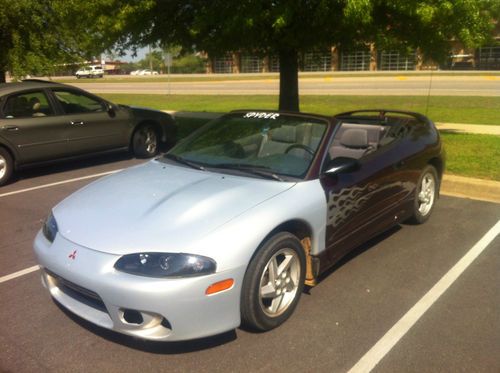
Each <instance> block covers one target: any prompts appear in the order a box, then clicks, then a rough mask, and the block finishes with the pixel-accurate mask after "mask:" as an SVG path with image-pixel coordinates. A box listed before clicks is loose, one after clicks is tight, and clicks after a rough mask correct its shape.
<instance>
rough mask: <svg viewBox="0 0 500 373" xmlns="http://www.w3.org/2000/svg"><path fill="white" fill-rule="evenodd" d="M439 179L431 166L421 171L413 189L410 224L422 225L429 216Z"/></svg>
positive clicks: (432, 208) (434, 200)
mask: <svg viewBox="0 0 500 373" xmlns="http://www.w3.org/2000/svg"><path fill="white" fill-rule="evenodd" d="M438 190H439V179H438V175H437V171H436V169H435V168H434V167H433V166H430V165H429V166H427V167H425V168H424V170H423V171H422V174H421V175H420V178H419V180H418V183H417V188H416V189H415V198H414V202H413V216H412V217H411V218H410V220H409V221H410V222H411V223H414V224H422V223H424V222H425V221H427V219H429V217H430V216H431V213H432V211H433V210H434V205H435V203H436V199H437V196H438Z"/></svg>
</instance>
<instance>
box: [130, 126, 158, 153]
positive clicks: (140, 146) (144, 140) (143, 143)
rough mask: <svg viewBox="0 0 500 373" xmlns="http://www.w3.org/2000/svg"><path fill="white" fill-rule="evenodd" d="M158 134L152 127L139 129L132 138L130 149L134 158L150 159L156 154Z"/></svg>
mask: <svg viewBox="0 0 500 373" xmlns="http://www.w3.org/2000/svg"><path fill="white" fill-rule="evenodd" d="M158 140H159V137H158V133H157V132H156V129H155V128H154V126H152V125H145V126H141V127H139V129H137V130H136V131H135V133H134V136H133V138H132V149H133V152H134V154H135V156H136V157H139V158H150V157H154V156H155V155H156V154H158V148H159V146H158V145H159V144H158Z"/></svg>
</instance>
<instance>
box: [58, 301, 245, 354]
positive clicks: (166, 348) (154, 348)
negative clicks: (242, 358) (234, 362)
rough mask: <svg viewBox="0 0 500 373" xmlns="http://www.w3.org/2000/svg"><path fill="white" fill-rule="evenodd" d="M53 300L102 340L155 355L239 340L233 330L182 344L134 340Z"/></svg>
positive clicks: (69, 315)
mask: <svg viewBox="0 0 500 373" xmlns="http://www.w3.org/2000/svg"><path fill="white" fill-rule="evenodd" d="M52 300H53V302H54V303H55V305H56V306H57V307H58V308H59V309H60V310H61V311H62V312H64V314H65V315H66V316H68V317H69V318H70V319H71V320H73V321H74V322H75V323H77V324H78V325H80V326H81V327H83V328H85V329H87V330H88V331H90V332H91V333H93V334H95V335H97V336H99V337H101V338H104V339H106V340H107V341H109V342H113V343H117V344H120V345H122V346H126V347H129V348H133V349H135V350H140V351H144V352H150V353H153V354H163V355H174V354H184V353H189V352H196V351H201V350H206V349H210V348H213V347H217V346H221V345H224V344H226V343H229V342H232V341H234V340H236V338H237V336H236V331H235V330H234V329H233V330H231V331H229V332H226V333H222V334H218V335H215V336H211V337H206V338H199V339H193V340H189V341H181V342H156V341H148V340H143V339H140V338H134V337H132V336H127V335H124V334H120V333H117V332H114V331H112V330H108V329H104V328H101V327H99V326H97V325H95V324H92V323H90V322H88V321H86V320H85V319H82V318H81V317H79V316H77V315H75V314H73V313H72V312H70V311H68V310H67V309H66V308H65V307H64V306H62V305H60V304H59V303H58V302H57V301H56V300H54V299H52Z"/></svg>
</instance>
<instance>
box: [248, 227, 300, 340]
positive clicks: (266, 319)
mask: <svg viewBox="0 0 500 373" xmlns="http://www.w3.org/2000/svg"><path fill="white" fill-rule="evenodd" d="M305 268H306V258H305V254H304V250H303V248H302V245H301V243H300V241H299V240H298V239H297V237H296V236H294V235H293V234H290V233H288V232H282V233H278V234H276V235H274V236H272V237H271V238H270V239H268V240H267V241H266V242H265V243H264V245H263V246H262V247H261V248H260V249H259V251H257V254H256V255H255V256H254V258H253V259H252V261H251V262H250V264H249V266H248V268H247V271H246V274H245V278H244V281H243V287H242V292H241V320H242V325H243V326H246V327H247V328H250V329H253V330H257V331H267V330H271V329H273V328H276V327H277V326H279V325H281V324H282V323H284V322H285V321H286V320H287V319H288V318H289V317H290V316H291V315H292V313H293V311H294V310H295V307H296V306H297V303H298V301H299V299H300V295H301V293H302V290H303V289H304V279H305Z"/></svg>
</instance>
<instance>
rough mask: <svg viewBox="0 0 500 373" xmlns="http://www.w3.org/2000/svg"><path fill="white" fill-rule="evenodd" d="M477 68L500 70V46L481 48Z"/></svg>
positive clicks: (478, 53) (478, 52)
mask: <svg viewBox="0 0 500 373" xmlns="http://www.w3.org/2000/svg"><path fill="white" fill-rule="evenodd" d="M477 68H478V69H479V70H500V46H498V47H484V48H479V49H478V51H477Z"/></svg>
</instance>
